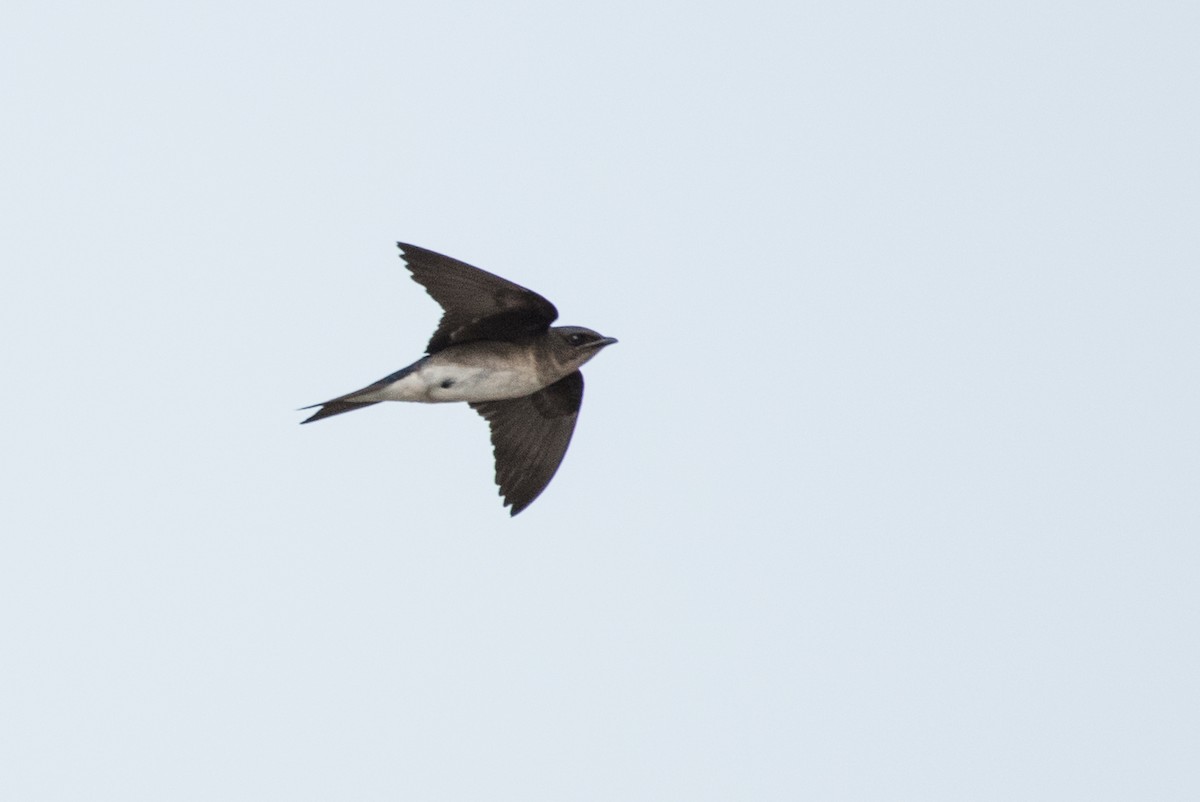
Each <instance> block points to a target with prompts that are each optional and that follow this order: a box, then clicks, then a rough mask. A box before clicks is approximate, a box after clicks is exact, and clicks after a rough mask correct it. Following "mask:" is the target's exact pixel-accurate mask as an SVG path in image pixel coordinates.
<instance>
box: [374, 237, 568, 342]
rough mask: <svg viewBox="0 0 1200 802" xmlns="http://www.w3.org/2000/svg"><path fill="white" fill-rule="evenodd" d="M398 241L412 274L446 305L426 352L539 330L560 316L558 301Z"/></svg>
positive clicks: (541, 330)
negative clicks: (552, 301)
mask: <svg viewBox="0 0 1200 802" xmlns="http://www.w3.org/2000/svg"><path fill="white" fill-rule="evenodd" d="M396 244H397V245H398V246H399V247H400V251H401V256H402V257H403V259H404V263H405V264H406V265H407V266H408V269H409V272H411V273H412V277H413V280H414V281H416V282H417V283H418V284H420V285H421V286H422V287H424V288H425V291H426V292H428V293H429V294H430V295H431V296H433V300H435V301H437V302H438V304H439V305H440V306H441V307H442V309H443V310H444V314H443V315H442V319H441V322H439V323H438V327H437V331H435V332H434V333H433V337H432V338H431V339H430V340H429V345H428V347H427V348H426V351H427V353H430V354H432V353H435V352H437V351H440V350H442V349H443V348H445V347H447V346H449V345H456V344H458V343H464V342H470V341H471V340H515V339H518V338H520V337H523V336H526V335H529V334H538V333H540V332H543V331H545V330H546V329H547V328H549V326H550V324H551V323H553V322H554V320H555V319H556V318H557V317H558V310H557V309H555V308H554V304H552V303H550V302H549V301H547V300H546V299H545V298H543V297H542V296H540V295H538V294H537V293H536V292H534V291H532V290H527V289H525V288H524V287H522V286H520V285H519V284H513V283H512V282H511V281H508V280H506V279H502V278H500V277H499V276H493V275H492V274H491V273H489V272H487V271H486V270H480V269H479V268H478V267H472V266H471V265H469V264H467V263H466V262H460V261H458V260H457V259H451V258H450V257H449V256H443V255H442V254H440V253H434V252H433V251H429V250H426V249H424V248H418V247H417V246H416V245H406V244H405V243H403V242H397V243H396Z"/></svg>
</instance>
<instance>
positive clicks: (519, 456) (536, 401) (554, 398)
mask: <svg viewBox="0 0 1200 802" xmlns="http://www.w3.org/2000/svg"><path fill="white" fill-rule="evenodd" d="M582 403H583V374H582V373H580V372H579V371H575V372H574V373H572V374H570V375H569V376H566V377H565V378H562V379H559V380H558V381H556V382H555V383H554V384H551V385H550V386H549V387H546V388H544V389H542V390H538V391H537V392H536V393H534V394H533V395H527V396H525V397H524V398H513V399H510V400H507V401H480V402H477V403H474V404H471V408H472V409H474V410H475V411H476V412H478V413H479V414H480V415H482V416H483V417H484V418H486V419H487V422H488V425H489V426H490V427H491V430H492V448H493V451H494V452H495V456H496V484H498V485H499V486H500V495H502V496H504V503H505V505H506V506H507V505H509V504H511V505H512V514H513V515H516V514H517V513H518V512H520V511H521V510H523V509H525V508H526V507H528V506H529V505H530V504H531V503H533V500H534V499H535V498H537V497H538V496H539V495H540V494H541V492H542V491H543V490H545V489H546V485H548V484H550V480H551V479H553V478H554V473H555V471H557V470H558V466H559V464H560V463H561V462H562V459H563V455H565V454H566V453H567V446H568V445H570V443H571V434H572V433H573V432H574V431H575V421H576V420H577V419H578V418H579V406H580V404H582Z"/></svg>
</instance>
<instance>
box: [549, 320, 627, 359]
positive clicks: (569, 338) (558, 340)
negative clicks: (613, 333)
mask: <svg viewBox="0 0 1200 802" xmlns="http://www.w3.org/2000/svg"><path fill="white" fill-rule="evenodd" d="M616 341H617V339H616V338H615V337H605V336H604V335H603V334H600V333H599V332H595V331H592V330H591V329H585V328H584V327H583V326H555V327H554V328H552V329H550V343H551V348H552V349H553V351H554V356H555V361H557V362H558V363H559V364H560V365H561V366H562V367H563V368H565V369H568V370H576V369H577V368H579V367H580V366H581V365H583V363H585V362H587V361H588V360H589V359H591V358H592V357H594V356H595V355H596V354H598V353H600V351H601V350H602V349H603V348H604V347H605V346H606V345H612V344H613V343H615V342H616Z"/></svg>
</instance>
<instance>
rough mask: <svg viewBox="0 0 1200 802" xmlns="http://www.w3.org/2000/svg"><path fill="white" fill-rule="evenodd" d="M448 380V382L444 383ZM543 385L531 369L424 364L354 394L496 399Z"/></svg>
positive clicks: (418, 398)
mask: <svg viewBox="0 0 1200 802" xmlns="http://www.w3.org/2000/svg"><path fill="white" fill-rule="evenodd" d="M446 384H449V386H448V387H447V386H443V385H446ZM540 389H542V387H541V385H540V384H538V383H537V380H536V379H534V378H533V376H532V372H531V371H515V370H503V369H501V370H497V369H493V368H487V367H482V366H474V365H471V366H468V365H438V364H425V365H422V366H421V367H419V368H417V369H416V370H414V371H413V372H412V373H410V374H408V375H407V376H405V377H404V378H403V379H400V380H398V381H394V382H392V383H391V384H389V385H387V386H386V387H381V388H380V389H378V390H374V391H372V392H369V393H363V394H361V395H357V396H354V397H353V400H355V401H418V402H423V403H427V404H437V403H443V402H449V401H496V400H499V399H502V398H521V397H522V396H526V395H529V394H531V393H536V392H537V391H538V390H540Z"/></svg>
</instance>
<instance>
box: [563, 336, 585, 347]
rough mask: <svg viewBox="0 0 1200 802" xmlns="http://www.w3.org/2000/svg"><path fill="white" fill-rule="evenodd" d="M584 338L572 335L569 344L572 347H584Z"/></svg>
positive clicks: (568, 339) (568, 340)
mask: <svg viewBox="0 0 1200 802" xmlns="http://www.w3.org/2000/svg"><path fill="white" fill-rule="evenodd" d="M583 340H584V336H583V335H582V334H572V335H571V336H570V337H568V338H567V342H569V343H570V344H571V345H583Z"/></svg>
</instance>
